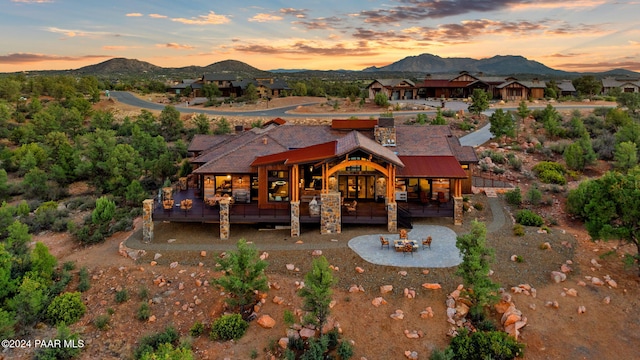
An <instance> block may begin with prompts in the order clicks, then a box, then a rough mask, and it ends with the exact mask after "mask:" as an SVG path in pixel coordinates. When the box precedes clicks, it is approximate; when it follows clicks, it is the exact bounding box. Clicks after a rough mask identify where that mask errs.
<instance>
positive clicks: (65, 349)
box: [33, 324, 82, 360]
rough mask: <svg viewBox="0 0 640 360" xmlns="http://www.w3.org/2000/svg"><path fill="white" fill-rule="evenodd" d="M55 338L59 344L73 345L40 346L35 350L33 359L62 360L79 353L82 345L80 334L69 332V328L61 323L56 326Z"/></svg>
mask: <svg viewBox="0 0 640 360" xmlns="http://www.w3.org/2000/svg"><path fill="white" fill-rule="evenodd" d="M55 340H59V341H60V344H75V346H53V347H46V348H41V349H38V351H36V353H35V356H34V357H33V358H34V359H35V360H63V359H73V358H75V357H77V356H78V355H80V352H81V351H82V347H80V344H81V343H80V335H79V334H78V333H73V334H72V333H71V331H69V328H68V327H67V326H66V325H64V324H61V325H60V326H58V334H57V335H56V338H55Z"/></svg>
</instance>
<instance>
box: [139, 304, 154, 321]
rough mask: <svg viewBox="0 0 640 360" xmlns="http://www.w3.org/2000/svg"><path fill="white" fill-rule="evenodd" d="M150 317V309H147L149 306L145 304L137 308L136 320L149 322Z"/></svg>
mask: <svg viewBox="0 0 640 360" xmlns="http://www.w3.org/2000/svg"><path fill="white" fill-rule="evenodd" d="M150 316H151V309H149V304H148V303H146V302H143V303H140V306H139V307H138V311H137V312H136V318H137V319H138V320H140V321H146V320H149V317H150Z"/></svg>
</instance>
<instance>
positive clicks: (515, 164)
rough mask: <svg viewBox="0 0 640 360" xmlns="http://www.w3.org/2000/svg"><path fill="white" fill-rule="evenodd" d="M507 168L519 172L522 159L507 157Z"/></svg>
mask: <svg viewBox="0 0 640 360" xmlns="http://www.w3.org/2000/svg"><path fill="white" fill-rule="evenodd" d="M508 161H509V166H511V168H512V169H513V170H515V171H520V170H521V169H522V159H520V158H519V157H517V156H515V155H514V156H511V157H508Z"/></svg>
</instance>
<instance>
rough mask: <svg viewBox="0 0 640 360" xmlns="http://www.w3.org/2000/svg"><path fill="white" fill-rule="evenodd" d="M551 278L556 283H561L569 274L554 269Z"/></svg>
mask: <svg viewBox="0 0 640 360" xmlns="http://www.w3.org/2000/svg"><path fill="white" fill-rule="evenodd" d="M551 280H553V282H555V283H556V284H558V283H561V282H563V281H565V280H567V274H565V273H563V272H560V271H552V272H551Z"/></svg>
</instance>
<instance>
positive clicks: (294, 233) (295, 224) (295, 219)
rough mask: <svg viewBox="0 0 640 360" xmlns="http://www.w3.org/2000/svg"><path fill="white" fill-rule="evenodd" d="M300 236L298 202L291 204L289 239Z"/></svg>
mask: <svg viewBox="0 0 640 360" xmlns="http://www.w3.org/2000/svg"><path fill="white" fill-rule="evenodd" d="M298 236H300V201H292V202H291V237H298Z"/></svg>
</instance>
